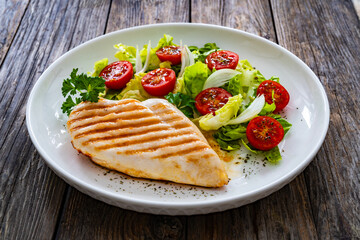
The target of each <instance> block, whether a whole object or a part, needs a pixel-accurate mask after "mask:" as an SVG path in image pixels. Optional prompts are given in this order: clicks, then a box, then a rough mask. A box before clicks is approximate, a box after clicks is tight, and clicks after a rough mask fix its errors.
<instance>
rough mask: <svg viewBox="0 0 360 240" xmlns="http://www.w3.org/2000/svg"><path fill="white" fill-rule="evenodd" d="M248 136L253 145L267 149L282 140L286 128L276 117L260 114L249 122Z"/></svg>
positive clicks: (260, 148)
mask: <svg viewBox="0 0 360 240" xmlns="http://www.w3.org/2000/svg"><path fill="white" fill-rule="evenodd" d="M246 137H247V139H248V140H249V143H250V144H251V145H252V146H253V147H255V148H256V149H259V150H263V151H267V150H270V149H272V148H274V147H276V146H277V145H278V144H279V143H280V142H281V140H282V139H283V137H284V128H283V127H282V126H281V124H280V123H279V122H278V121H276V120H275V119H274V118H271V117H267V116H259V117H256V118H254V119H252V120H251V121H250V122H249V124H248V126H247V128H246Z"/></svg>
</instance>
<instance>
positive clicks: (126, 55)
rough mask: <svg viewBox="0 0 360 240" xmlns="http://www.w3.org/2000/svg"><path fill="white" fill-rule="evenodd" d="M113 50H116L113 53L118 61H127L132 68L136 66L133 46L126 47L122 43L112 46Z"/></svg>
mask: <svg viewBox="0 0 360 240" xmlns="http://www.w3.org/2000/svg"><path fill="white" fill-rule="evenodd" d="M114 48H116V49H118V51H117V52H116V53H115V57H116V58H117V59H119V61H129V62H130V63H131V64H132V65H133V66H135V64H136V48H135V47H133V46H127V45H124V44H122V43H119V44H116V45H114Z"/></svg>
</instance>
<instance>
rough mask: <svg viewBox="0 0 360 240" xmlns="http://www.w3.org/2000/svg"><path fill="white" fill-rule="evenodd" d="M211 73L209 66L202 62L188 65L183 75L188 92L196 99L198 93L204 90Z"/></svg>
mask: <svg viewBox="0 0 360 240" xmlns="http://www.w3.org/2000/svg"><path fill="white" fill-rule="evenodd" d="M209 74H210V70H209V68H208V66H207V65H206V64H204V63H201V62H197V63H195V64H193V65H191V66H188V67H186V68H185V72H184V75H183V79H184V89H185V91H186V94H187V95H189V96H191V97H192V98H193V99H195V97H196V95H198V94H199V93H200V92H201V91H202V88H203V86H204V83H205V81H206V79H207V78H208V76H209Z"/></svg>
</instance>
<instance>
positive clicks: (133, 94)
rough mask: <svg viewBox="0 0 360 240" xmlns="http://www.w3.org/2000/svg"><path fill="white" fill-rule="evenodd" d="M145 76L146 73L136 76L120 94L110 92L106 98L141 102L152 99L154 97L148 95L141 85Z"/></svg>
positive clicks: (113, 91)
mask: <svg viewBox="0 0 360 240" xmlns="http://www.w3.org/2000/svg"><path fill="white" fill-rule="evenodd" d="M145 75H146V73H140V74H136V75H135V77H134V78H133V79H131V80H130V81H129V82H128V83H127V84H126V87H125V88H124V89H123V90H121V92H120V93H119V91H115V90H110V91H109V90H108V91H107V93H106V95H105V98H107V99H112V100H121V99H125V98H132V99H136V100H139V101H145V100H146V99H149V98H152V97H153V96H151V95H150V94H148V93H147V92H146V91H145V89H144V88H143V86H142V84H141V79H142V77H143V76H145Z"/></svg>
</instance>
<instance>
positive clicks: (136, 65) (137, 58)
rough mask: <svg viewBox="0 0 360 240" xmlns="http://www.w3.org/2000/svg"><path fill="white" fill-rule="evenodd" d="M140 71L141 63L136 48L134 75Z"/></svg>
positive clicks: (137, 48)
mask: <svg viewBox="0 0 360 240" xmlns="http://www.w3.org/2000/svg"><path fill="white" fill-rule="evenodd" d="M141 69H142V62H141V57H140V52H139V47H138V46H136V61H135V73H139V72H140V71H141Z"/></svg>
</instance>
